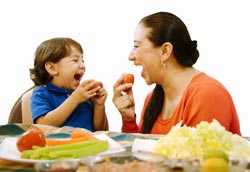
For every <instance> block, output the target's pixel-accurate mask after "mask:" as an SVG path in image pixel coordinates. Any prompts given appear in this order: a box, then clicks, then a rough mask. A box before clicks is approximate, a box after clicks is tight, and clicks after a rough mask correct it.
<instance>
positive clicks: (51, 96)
mask: <svg viewBox="0 0 250 172" xmlns="http://www.w3.org/2000/svg"><path fill="white" fill-rule="evenodd" d="M71 93H72V91H69V90H67V89H63V88H59V87H57V86H55V85H53V84H52V83H48V84H46V85H43V86H38V87H36V88H35V89H34V91H33V93H32V97H31V111H32V119H33V122H35V121H36V120H37V119H38V118H39V117H41V116H44V115H46V114H47V113H48V112H50V111H52V110H54V109H56V108H57V107H58V106H60V105H61V104H62V103H63V102H64V101H65V100H66V99H67V98H68V97H69V96H70V94H71ZM62 126H71V127H80V128H86V129H88V130H90V131H93V130H94V127H93V103H92V102H91V101H89V100H88V101H85V102H82V103H81V104H79V105H78V106H77V107H76V108H75V110H74V111H73V112H72V113H71V115H70V116H69V117H68V118H67V119H66V121H65V122H64V123H63V124H62Z"/></svg>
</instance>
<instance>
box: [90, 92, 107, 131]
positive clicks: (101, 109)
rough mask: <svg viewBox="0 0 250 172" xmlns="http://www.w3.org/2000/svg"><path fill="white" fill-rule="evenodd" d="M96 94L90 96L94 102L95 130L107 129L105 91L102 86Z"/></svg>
mask: <svg viewBox="0 0 250 172" xmlns="http://www.w3.org/2000/svg"><path fill="white" fill-rule="evenodd" d="M97 94H98V95H97V96H95V97H93V98H92V101H93V103H94V115H93V124H94V128H95V130H108V120H107V116H106V112H105V101H106V98H107V92H106V90H105V89H104V88H101V89H100V90H99V91H98V93H97Z"/></svg>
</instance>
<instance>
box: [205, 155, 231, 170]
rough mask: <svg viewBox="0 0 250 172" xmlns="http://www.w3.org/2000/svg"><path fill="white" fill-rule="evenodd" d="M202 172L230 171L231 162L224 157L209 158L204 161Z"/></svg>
mask: <svg viewBox="0 0 250 172" xmlns="http://www.w3.org/2000/svg"><path fill="white" fill-rule="evenodd" d="M200 172H229V164H228V161H226V160H224V159H222V158H209V159H206V160H204V162H203V163H202V166H201V170H200Z"/></svg>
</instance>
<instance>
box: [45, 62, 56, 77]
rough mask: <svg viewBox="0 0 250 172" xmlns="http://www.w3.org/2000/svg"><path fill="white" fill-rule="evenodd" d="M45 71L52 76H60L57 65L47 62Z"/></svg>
mask: <svg viewBox="0 0 250 172" xmlns="http://www.w3.org/2000/svg"><path fill="white" fill-rule="evenodd" d="M45 69H46V71H47V72H48V73H49V74H50V75H51V76H55V75H57V74H58V70H57V65H56V64H55V63H53V62H46V63H45Z"/></svg>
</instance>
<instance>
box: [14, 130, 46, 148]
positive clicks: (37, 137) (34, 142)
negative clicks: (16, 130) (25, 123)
mask: <svg viewBox="0 0 250 172" xmlns="http://www.w3.org/2000/svg"><path fill="white" fill-rule="evenodd" d="M45 144H46V142H45V135H44V134H43V132H42V130H40V129H38V128H32V129H29V130H27V131H26V132H25V133H23V134H22V135H21V136H20V137H19V138H18V140H17V143H16V146H17V148H18V150H19V151H20V152H23V151H25V150H29V149H32V147H33V146H40V147H43V146H45Z"/></svg>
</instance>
